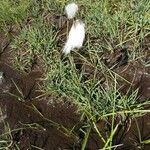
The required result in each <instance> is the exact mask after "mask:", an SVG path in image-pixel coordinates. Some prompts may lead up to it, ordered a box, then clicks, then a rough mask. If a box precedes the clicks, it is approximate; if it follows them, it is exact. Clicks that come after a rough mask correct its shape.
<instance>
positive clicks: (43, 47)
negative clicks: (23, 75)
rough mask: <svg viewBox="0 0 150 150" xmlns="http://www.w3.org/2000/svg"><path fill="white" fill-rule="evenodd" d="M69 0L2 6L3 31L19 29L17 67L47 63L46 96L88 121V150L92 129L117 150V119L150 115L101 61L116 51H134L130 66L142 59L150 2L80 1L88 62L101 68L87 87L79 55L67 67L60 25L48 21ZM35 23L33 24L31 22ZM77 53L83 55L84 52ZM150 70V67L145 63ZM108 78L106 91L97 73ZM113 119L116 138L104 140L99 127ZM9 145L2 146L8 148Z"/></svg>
mask: <svg viewBox="0 0 150 150" xmlns="http://www.w3.org/2000/svg"><path fill="white" fill-rule="evenodd" d="M67 2H69V1H67V0H40V1H38V0H15V1H14V0H2V2H0V28H1V30H3V31H5V32H7V31H6V30H5V29H7V27H9V26H17V28H18V29H19V30H20V33H19V34H18V35H17V36H16V37H15V39H14V40H13V43H12V45H11V47H12V50H13V51H14V54H15V56H16V57H15V59H14V67H15V68H17V69H18V70H21V71H24V72H30V70H31V66H32V63H33V61H34V57H35V56H36V57H38V59H40V60H42V64H41V70H42V69H43V68H42V67H45V70H47V71H46V72H45V78H44V79H43V81H44V83H45V84H44V86H43V87H41V90H43V91H45V93H47V94H51V93H53V94H54V95H57V96H59V97H67V98H68V99H70V100H71V101H72V102H73V103H75V104H77V105H78V107H79V110H80V111H81V112H82V113H83V116H84V117H86V118H87V119H86V122H85V127H84V130H85V133H84V134H85V138H84V140H83V145H82V150H84V149H85V147H86V142H87V140H88V136H89V133H90V130H91V128H92V127H94V128H95V129H96V131H97V134H98V135H99V137H100V138H101V139H102V140H103V141H104V143H105V146H104V149H107V148H108V149H111V147H112V138H113V135H114V133H115V130H116V128H117V126H115V125H114V124H113V122H114V118H115V116H116V115H117V114H121V115H125V116H126V115H130V116H132V117H135V116H137V115H141V114H144V113H146V112H150V111H149V110H144V109H143V106H144V105H145V104H146V103H149V100H147V102H145V103H143V104H139V103H137V101H136V100H137V91H135V92H133V93H132V94H131V95H130V96H129V97H127V96H126V95H124V96H122V95H121V94H120V93H119V91H118V89H117V85H116V82H117V81H116V78H117V77H116V74H115V73H114V72H113V71H111V70H110V69H109V68H107V67H106V66H105V65H104V64H103V63H102V61H101V59H102V58H101V54H103V53H112V52H113V51H114V50H115V49H121V48H123V47H128V51H129V61H133V60H136V59H141V60H142V61H143V57H144V54H143V51H144V46H143V43H144V42H145V39H146V37H148V36H149V35H150V1H149V0H141V1H134V0H101V1H93V0H88V2H87V0H77V1H75V2H77V3H78V4H79V5H80V6H83V7H82V10H81V11H80V12H79V13H78V17H79V18H84V19H83V21H84V22H85V23H86V33H87V40H86V42H85V44H84V46H83V48H82V50H81V51H85V52H86V53H87V54H88V58H86V57H85V56H82V59H83V60H84V61H85V62H87V63H88V64H89V65H90V66H93V67H94V68H95V72H94V74H95V75H94V76H93V78H91V79H89V80H87V81H84V80H83V76H84V75H83V72H80V73H79V72H78V71H77V69H76V67H75V63H74V59H73V58H74V57H73V56H74V55H72V54H69V55H68V56H66V59H67V60H66V61H63V60H62V59H61V56H62V47H63V45H62V47H60V46H58V45H57V42H56V40H57V36H56V35H57V29H54V23H53V22H52V21H50V20H49V21H47V20H46V16H47V14H48V15H49V17H51V16H53V15H55V14H56V15H58V14H59V15H63V14H64V6H65V5H66V4H67ZM27 18H30V23H29V22H27ZM93 39H94V40H93ZM76 53H78V54H80V50H79V51H77V52H76ZM143 64H144V65H145V66H149V65H150V64H149V62H144V61H143ZM98 71H101V72H102V73H105V77H106V79H108V80H109V79H110V78H111V84H108V85H106V86H107V87H109V88H107V90H106V89H104V88H103V87H102V86H101V84H100V80H98V79H97V78H96V73H97V72H98ZM108 116H110V117H112V127H111V129H112V132H111V135H110V137H108V139H104V137H102V135H101V133H100V131H99V130H98V129H97V127H96V123H97V122H98V121H99V120H100V119H108ZM5 142H6V141H1V142H0V145H1V143H2V145H3V143H4V144H5Z"/></svg>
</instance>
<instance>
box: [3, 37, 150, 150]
mask: <svg viewBox="0 0 150 150" xmlns="http://www.w3.org/2000/svg"><path fill="white" fill-rule="evenodd" d="M10 43H11V40H10V38H8V37H5V35H2V36H1V39H0V46H1V47H0V48H1V49H0V50H1V51H0V109H1V111H2V113H1V115H0V134H4V133H5V132H8V131H7V130H6V126H7V123H8V124H9V128H10V131H11V136H12V141H13V142H12V144H11V146H10V149H15V148H16V145H17V146H18V147H19V148H20V149H21V150H27V149H37V148H36V147H39V148H42V149H44V150H60V149H61V150H80V149H81V145H82V142H83V138H84V135H83V133H82V132H81V131H80V130H79V129H80V128H81V127H82V125H83V124H84V122H82V121H80V118H81V114H80V112H79V111H78V110H77V107H76V106H75V105H74V104H72V103H71V102H70V100H68V99H67V98H59V97H56V96H54V95H44V96H43V95H42V94H43V93H42V92H40V91H39V84H42V83H41V81H40V78H41V77H42V73H41V71H38V69H39V67H38V65H39V64H36V65H34V67H33V68H31V72H30V73H28V74H25V73H22V72H19V71H17V70H15V69H13V68H12V61H11V60H12V59H13V53H12V51H11V48H10ZM104 63H105V64H106V66H107V67H108V68H110V69H111V70H112V71H114V72H115V73H117V74H119V76H121V77H122V78H124V80H123V79H122V78H120V77H118V78H117V81H118V85H117V86H118V88H120V92H121V93H122V94H130V93H131V92H132V91H133V90H135V89H137V88H138V89H139V91H138V96H139V102H142V101H145V100H146V99H149V98H150V68H148V67H147V68H146V67H145V66H143V65H142V63H141V62H140V61H134V62H128V58H127V54H126V51H122V50H121V51H118V52H117V53H113V54H112V55H109V57H108V58H105V61H104ZM77 69H78V70H79V69H83V70H84V74H85V79H84V80H88V79H90V78H92V75H93V73H92V72H93V71H94V67H91V66H89V65H87V64H85V63H82V62H81V63H80V64H77ZM96 78H97V79H98V80H101V84H102V85H103V86H104V87H105V84H106V82H107V83H108V81H106V79H105V78H104V76H103V74H102V73H101V72H99V71H98V72H97V74H96ZM125 80H126V81H128V82H126V81H125ZM109 82H111V81H109ZM146 108H147V109H149V108H150V106H149V105H147V106H146ZM109 120H110V121H104V120H99V122H98V123H97V124H96V125H97V127H98V129H99V131H100V132H101V134H102V135H103V137H104V138H105V139H107V138H108V137H109V135H110V134H111V122H112V121H111V120H112V119H111V118H109ZM115 125H118V128H117V131H116V133H115V136H114V138H113V141H112V143H113V145H118V148H117V149H118V150H138V149H143V150H149V149H150V144H145V143H142V142H141V141H146V140H148V139H150V114H145V115H144V116H141V117H137V118H136V119H135V118H130V117H129V116H121V115H118V116H117V117H116V119H115ZM71 131H72V132H71ZM103 146H104V143H103V141H102V140H101V139H100V138H99V136H98V135H97V133H96V131H95V129H94V128H93V129H92V131H91V133H90V136H89V139H88V143H87V147H86V150H98V149H100V148H103Z"/></svg>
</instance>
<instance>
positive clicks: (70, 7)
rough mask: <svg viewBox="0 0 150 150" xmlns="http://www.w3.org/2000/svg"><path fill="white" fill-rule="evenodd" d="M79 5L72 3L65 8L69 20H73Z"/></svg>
mask: <svg viewBox="0 0 150 150" xmlns="http://www.w3.org/2000/svg"><path fill="white" fill-rule="evenodd" d="M78 9H79V8H78V5H77V4H75V3H70V4H68V5H66V7H65V13H66V14H67V18H68V19H73V18H74V17H75V15H76V13H77V11H78Z"/></svg>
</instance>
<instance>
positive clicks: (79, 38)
mask: <svg viewBox="0 0 150 150" xmlns="http://www.w3.org/2000/svg"><path fill="white" fill-rule="evenodd" d="M84 38H85V24H84V23H83V22H82V21H81V20H76V21H75V22H74V23H73V25H72V27H71V29H70V31H69V35H68V39H67V42H66V44H65V47H64V49H63V53H65V54H68V53H70V51H71V50H73V49H74V48H81V47H82V45H83V41H84Z"/></svg>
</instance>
